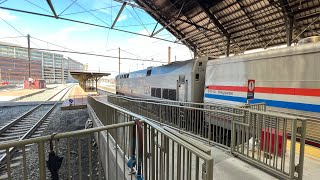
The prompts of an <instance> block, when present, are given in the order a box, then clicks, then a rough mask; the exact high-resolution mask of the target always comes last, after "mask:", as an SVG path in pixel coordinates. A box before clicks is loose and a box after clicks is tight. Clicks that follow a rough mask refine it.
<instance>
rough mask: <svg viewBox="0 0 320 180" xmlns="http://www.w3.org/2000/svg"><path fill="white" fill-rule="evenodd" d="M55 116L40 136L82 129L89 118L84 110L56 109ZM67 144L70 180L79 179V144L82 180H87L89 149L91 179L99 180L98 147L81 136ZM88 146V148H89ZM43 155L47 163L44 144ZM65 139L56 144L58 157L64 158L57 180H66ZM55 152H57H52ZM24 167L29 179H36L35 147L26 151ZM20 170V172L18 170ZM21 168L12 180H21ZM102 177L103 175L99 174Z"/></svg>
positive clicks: (36, 150)
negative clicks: (15, 179)
mask: <svg viewBox="0 0 320 180" xmlns="http://www.w3.org/2000/svg"><path fill="white" fill-rule="evenodd" d="M57 108H58V109H56V111H55V112H54V113H55V114H54V116H53V118H52V119H51V120H50V122H49V124H48V126H47V128H46V129H45V130H44V131H43V132H42V135H51V134H53V133H61V132H68V131H75V130H80V129H84V126H85V122H86V121H87V120H88V118H89V115H88V112H87V109H80V110H69V111H60V107H57ZM69 144H70V170H71V179H79V169H78V167H79V149H78V144H80V147H81V149H80V154H81V166H82V169H81V170H80V172H81V174H82V179H88V178H89V176H90V175H89V154H88V153H89V151H88V150H89V149H91V159H92V160H91V161H92V171H93V176H92V178H93V179H98V158H97V157H98V154H97V147H96V146H92V145H93V144H94V143H93V137H92V136H84V137H82V138H80V141H79V142H78V139H77V138H69ZM89 145H90V147H91V148H89ZM45 148H46V152H45V157H46V160H48V154H49V143H46V144H45ZM67 148H68V147H67V139H61V140H59V141H58V148H57V149H58V155H59V156H60V157H63V158H64V159H63V161H62V166H61V168H60V170H59V179H68V176H69V175H68V163H67V162H68V154H67ZM54 149H55V150H56V148H54ZM26 159H27V164H28V179H39V164H38V160H39V159H38V146H37V145H32V146H31V147H30V150H29V151H27V157H26ZM19 169H20V170H19ZM21 170H22V169H21V168H16V170H14V171H13V176H14V177H15V178H17V179H20V178H22V174H23V173H22V172H21ZM101 174H103V172H101ZM46 175H47V179H51V174H50V172H49V171H48V169H47V167H46Z"/></svg>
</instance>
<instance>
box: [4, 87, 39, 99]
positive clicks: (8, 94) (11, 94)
mask: <svg viewBox="0 0 320 180" xmlns="http://www.w3.org/2000/svg"><path fill="white" fill-rule="evenodd" d="M43 91H45V89H14V90H10V91H1V92H0V101H14V100H17V99H19V98H22V97H25V96H31V95H33V94H36V93H40V92H43Z"/></svg>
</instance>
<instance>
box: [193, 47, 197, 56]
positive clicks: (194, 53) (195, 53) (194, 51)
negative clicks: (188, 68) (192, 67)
mask: <svg viewBox="0 0 320 180" xmlns="http://www.w3.org/2000/svg"><path fill="white" fill-rule="evenodd" d="M197 56H198V52H197V48H196V47H194V50H193V58H194V59H195V58H196V57H197Z"/></svg>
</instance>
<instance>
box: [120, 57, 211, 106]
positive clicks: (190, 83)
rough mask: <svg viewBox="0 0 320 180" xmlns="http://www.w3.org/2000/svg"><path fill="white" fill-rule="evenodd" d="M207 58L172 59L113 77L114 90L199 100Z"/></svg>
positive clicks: (123, 92) (127, 93) (131, 94)
mask: <svg viewBox="0 0 320 180" xmlns="http://www.w3.org/2000/svg"><path fill="white" fill-rule="evenodd" d="M207 61H208V58H207V57H203V58H199V59H193V60H187V61H178V62H172V63H170V64H168V65H164V66H159V67H150V68H147V69H144V70H140V71H134V72H130V73H125V74H120V75H118V76H117V77H116V93H117V94H123V95H127V96H133V97H142V98H162V99H169V100H174V101H176V100H177V101H190V102H203V92H204V91H203V87H204V83H205V72H206V64H207Z"/></svg>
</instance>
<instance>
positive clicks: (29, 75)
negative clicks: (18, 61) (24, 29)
mask: <svg viewBox="0 0 320 180" xmlns="http://www.w3.org/2000/svg"><path fill="white" fill-rule="evenodd" d="M27 38H28V62H29V74H28V81H29V88H31V69H30V68H31V64H30V63H31V62H30V60H31V57H30V35H29V34H28V36H27Z"/></svg>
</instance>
